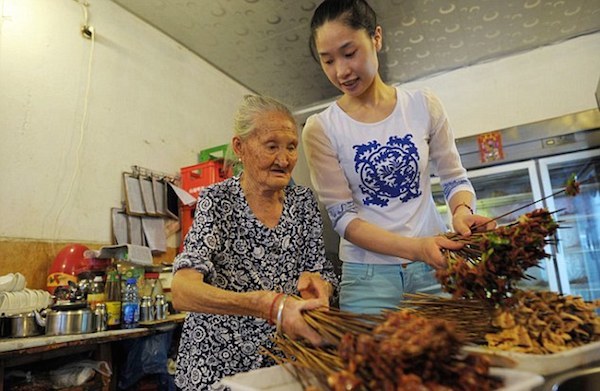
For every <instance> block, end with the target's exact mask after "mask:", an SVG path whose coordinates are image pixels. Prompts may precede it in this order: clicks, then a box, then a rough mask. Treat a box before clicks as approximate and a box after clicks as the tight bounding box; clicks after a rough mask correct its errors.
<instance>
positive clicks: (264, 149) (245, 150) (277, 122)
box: [240, 112, 298, 190]
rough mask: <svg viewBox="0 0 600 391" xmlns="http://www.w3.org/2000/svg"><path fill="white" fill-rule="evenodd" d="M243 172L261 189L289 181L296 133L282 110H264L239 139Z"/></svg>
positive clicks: (282, 186)
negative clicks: (266, 111) (242, 138)
mask: <svg viewBox="0 0 600 391" xmlns="http://www.w3.org/2000/svg"><path fill="white" fill-rule="evenodd" d="M240 158H241V159H242V162H243V164H244V175H247V176H248V178H247V179H249V180H251V181H252V182H254V183H255V185H258V186H260V187H263V188H267V189H273V190H278V189H282V188H284V187H285V186H287V184H288V183H289V182H290V179H291V178H292V170H293V169H294V166H296V161H297V160H298V132H297V129H296V125H295V123H294V122H293V121H292V120H291V119H290V118H289V117H288V116H287V115H286V114H284V113H280V112H268V113H264V114H262V115H261V116H260V117H259V118H257V119H256V122H255V128H254V130H253V131H252V133H251V134H250V135H249V136H248V137H247V138H246V139H245V140H244V141H242V142H241V153H240Z"/></svg>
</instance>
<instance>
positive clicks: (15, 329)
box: [1, 311, 44, 338]
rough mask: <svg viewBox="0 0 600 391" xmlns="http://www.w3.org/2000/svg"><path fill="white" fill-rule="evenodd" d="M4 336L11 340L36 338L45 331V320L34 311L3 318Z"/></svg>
mask: <svg viewBox="0 0 600 391" xmlns="http://www.w3.org/2000/svg"><path fill="white" fill-rule="evenodd" d="M1 327H2V336H3V337H10V338H23V337H34V336H36V335H40V334H42V333H43V331H44V326H43V320H42V319H41V318H40V316H39V314H38V313H36V312H34V311H32V312H28V313H24V314H15V315H8V316H4V317H3V318H2V326H1Z"/></svg>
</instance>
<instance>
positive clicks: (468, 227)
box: [452, 213, 496, 237]
mask: <svg viewBox="0 0 600 391" xmlns="http://www.w3.org/2000/svg"><path fill="white" fill-rule="evenodd" d="M452 227H453V228H454V232H456V233H458V234H460V235H462V236H467V237H468V236H470V235H471V233H472V232H473V228H474V227H476V228H477V229H475V231H487V230H490V229H494V228H496V222H495V221H494V220H492V219H490V218H489V217H485V216H481V215H475V214H471V213H464V214H463V213H457V214H455V215H454V216H453V217H452Z"/></svg>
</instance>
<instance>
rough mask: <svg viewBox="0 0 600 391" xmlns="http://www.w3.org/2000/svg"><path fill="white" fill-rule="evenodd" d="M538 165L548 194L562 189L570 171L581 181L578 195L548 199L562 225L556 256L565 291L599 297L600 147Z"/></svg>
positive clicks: (589, 298) (565, 195)
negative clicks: (599, 177)
mask: <svg viewBox="0 0 600 391" xmlns="http://www.w3.org/2000/svg"><path fill="white" fill-rule="evenodd" d="M539 165H540V174H541V178H542V183H543V187H544V193H545V194H547V195H551V194H554V193H556V192H559V191H561V190H563V189H564V188H565V183H566V181H567V179H568V178H569V176H570V175H571V174H576V175H577V179H578V180H579V181H580V182H581V187H580V189H581V192H580V193H579V194H578V195H577V196H575V197H571V196H569V195H567V194H566V193H564V192H561V193H560V194H557V195H555V196H552V197H549V198H548V199H547V200H546V202H547V205H548V210H550V211H558V213H557V215H556V217H555V219H556V220H558V222H559V224H560V227H561V228H559V230H558V233H557V236H558V252H557V254H556V258H557V268H558V274H559V276H560V283H561V290H562V293H565V294H573V295H580V296H582V297H583V298H584V299H585V300H594V299H600V180H599V179H598V176H599V175H600V149H596V150H590V151H582V152H576V153H571V154H566V155H559V156H554V157H550V158H544V159H540V160H539Z"/></svg>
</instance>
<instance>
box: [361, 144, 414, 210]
mask: <svg viewBox="0 0 600 391" xmlns="http://www.w3.org/2000/svg"><path fill="white" fill-rule="evenodd" d="M412 137H413V136H412V135H411V134H407V135H406V136H404V137H396V136H392V137H390V138H389V139H388V142H387V143H386V145H381V144H380V143H379V142H377V141H375V140H374V141H371V142H369V143H367V144H363V145H355V146H354V149H355V150H356V155H355V157H354V163H355V164H354V168H355V170H356V172H357V173H358V175H359V176H360V178H361V181H362V185H360V186H359V187H360V189H361V191H362V192H363V193H364V194H365V195H366V197H365V198H364V199H363V202H364V203H365V205H378V206H381V207H384V206H387V205H388V202H389V199H391V198H398V199H399V200H400V201H402V202H407V201H410V200H411V199H413V198H416V197H419V196H420V195H421V191H420V190H419V151H418V150H417V147H416V146H415V144H414V143H413V142H412Z"/></svg>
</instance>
